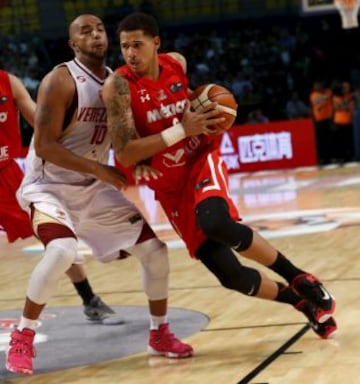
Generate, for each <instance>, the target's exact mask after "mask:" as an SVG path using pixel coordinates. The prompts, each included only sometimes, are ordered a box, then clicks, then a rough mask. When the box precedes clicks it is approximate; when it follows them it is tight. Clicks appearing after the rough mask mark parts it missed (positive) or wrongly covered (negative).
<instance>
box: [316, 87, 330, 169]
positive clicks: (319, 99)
mask: <svg viewBox="0 0 360 384" xmlns="http://www.w3.org/2000/svg"><path fill="white" fill-rule="evenodd" d="M310 106H311V116H312V119H313V121H314V126H315V135H316V147H317V155H318V163H319V165H325V164H329V163H330V162H331V159H332V157H333V155H334V150H333V149H332V144H333V143H334V141H333V140H332V136H333V130H332V118H333V93H332V91H331V89H330V88H327V87H326V86H325V84H324V83H323V82H321V81H315V83H314V85H313V89H312V92H311V93H310Z"/></svg>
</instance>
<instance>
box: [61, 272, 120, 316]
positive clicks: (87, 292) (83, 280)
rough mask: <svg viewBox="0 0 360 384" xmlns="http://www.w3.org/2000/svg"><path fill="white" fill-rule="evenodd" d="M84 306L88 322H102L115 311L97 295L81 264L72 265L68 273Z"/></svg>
mask: <svg viewBox="0 0 360 384" xmlns="http://www.w3.org/2000/svg"><path fill="white" fill-rule="evenodd" d="M66 274H67V275H68V276H69V278H70V280H71V282H72V283H73V285H74V287H75V289H76V291H77V293H78V294H79V296H80V297H81V299H82V301H83V305H84V313H85V315H86V317H87V319H88V320H91V321H98V322H102V321H103V320H105V319H106V318H108V317H109V316H111V315H113V314H115V311H114V310H113V309H112V308H111V307H109V306H108V305H107V304H105V303H104V302H103V300H102V299H101V298H100V297H99V296H98V295H96V294H95V293H94V292H93V290H92V287H91V285H90V282H89V280H88V278H87V275H86V272H85V269H84V267H83V266H82V265H81V264H72V265H71V267H70V268H69V269H68V270H67V271H66Z"/></svg>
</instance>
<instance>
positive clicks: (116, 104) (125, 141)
mask: <svg viewBox="0 0 360 384" xmlns="http://www.w3.org/2000/svg"><path fill="white" fill-rule="evenodd" d="M102 98H103V101H104V103H105V106H106V113H107V128H108V132H109V134H110V137H111V141H112V145H113V148H114V151H115V155H116V157H117V159H118V161H119V162H120V163H121V164H122V165H124V166H126V167H128V166H131V165H134V164H137V163H138V162H140V161H141V160H145V159H148V158H150V157H152V156H154V155H155V154H157V153H159V152H161V151H163V150H164V149H166V148H167V147H169V146H171V145H173V144H176V143H177V142H179V141H181V140H182V139H184V138H185V137H187V136H195V135H200V134H209V133H211V129H209V128H208V126H211V125H212V124H217V123H221V122H223V118H219V117H218V112H217V111H216V109H215V108H216V103H212V104H209V106H208V107H207V108H204V109H202V110H201V111H197V112H193V111H191V110H190V105H189V104H188V105H187V106H186V108H185V111H184V113H183V117H182V120H181V124H180V123H178V124H175V125H174V126H171V127H167V128H166V129H164V130H163V131H162V132H161V133H157V134H153V135H149V136H146V137H142V138H140V137H138V136H137V133H136V128H135V121H134V117H133V111H132V109H131V96H130V88H129V84H128V81H127V80H126V79H125V78H124V77H122V76H121V75H120V74H118V73H116V72H114V73H112V74H111V75H110V76H109V77H108V78H107V79H106V81H105V84H104V87H103V92H102Z"/></svg>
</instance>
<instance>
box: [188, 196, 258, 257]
mask: <svg viewBox="0 0 360 384" xmlns="http://www.w3.org/2000/svg"><path fill="white" fill-rule="evenodd" d="M196 217H197V222H198V224H199V226H200V228H201V230H202V231H203V232H204V233H205V235H206V236H207V237H208V238H209V239H211V240H215V241H218V242H220V243H222V244H226V245H228V246H229V247H232V248H234V249H235V250H236V251H239V252H241V251H246V250H247V249H248V248H249V247H250V245H251V243H252V240H253V231H252V229H251V228H249V227H248V226H247V225H244V224H241V223H238V222H236V221H234V220H233V219H232V218H231V217H230V214H229V207H228V205H227V203H226V201H225V200H224V199H222V198H220V197H210V198H208V199H206V200H204V201H202V202H201V203H199V204H198V205H197V207H196Z"/></svg>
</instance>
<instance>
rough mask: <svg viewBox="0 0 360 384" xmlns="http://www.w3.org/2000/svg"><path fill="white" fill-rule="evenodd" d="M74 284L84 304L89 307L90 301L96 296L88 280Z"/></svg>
mask: <svg viewBox="0 0 360 384" xmlns="http://www.w3.org/2000/svg"><path fill="white" fill-rule="evenodd" d="M73 284H74V287H75V289H76V290H77V293H78V294H79V296H80V297H81V298H82V301H83V304H84V305H88V304H89V303H90V300H91V299H92V298H93V297H94V296H95V294H94V292H93V290H92V288H91V285H90V284H89V281H88V279H85V280H83V281H79V282H78V283H73Z"/></svg>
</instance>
